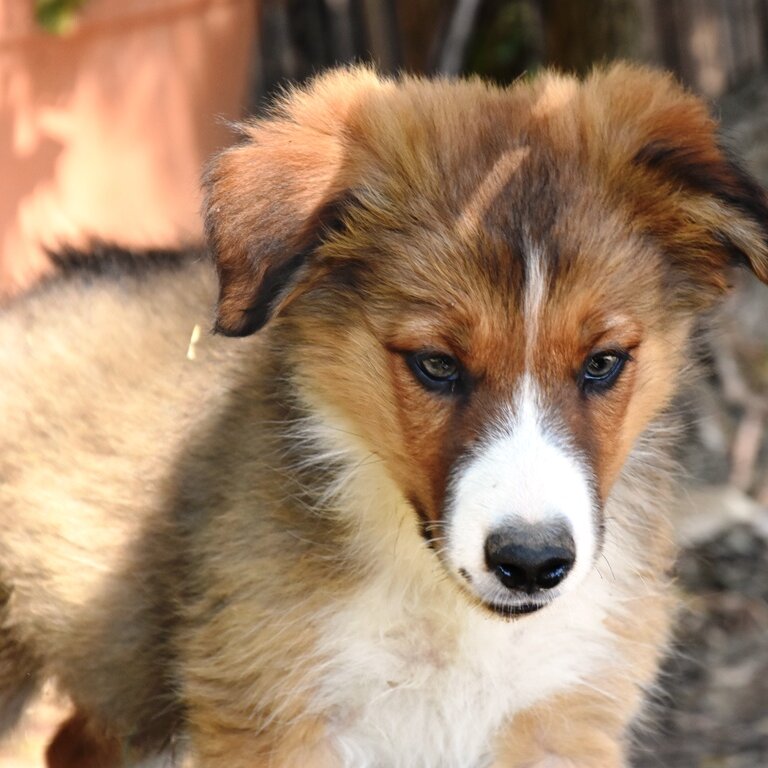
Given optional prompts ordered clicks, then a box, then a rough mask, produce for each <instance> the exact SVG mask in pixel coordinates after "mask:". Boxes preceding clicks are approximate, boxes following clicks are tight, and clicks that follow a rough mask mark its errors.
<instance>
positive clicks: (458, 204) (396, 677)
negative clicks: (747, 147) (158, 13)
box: [0, 65, 768, 768]
mask: <svg viewBox="0 0 768 768" xmlns="http://www.w3.org/2000/svg"><path fill="white" fill-rule="evenodd" d="M243 133H244V137H245V141H244V142H243V143H242V144H241V145H240V146H237V147H235V148H233V149H230V150H228V151H226V152H224V153H223V154H222V155H220V156H219V157H218V158H217V159H215V161H214V162H213V164H212V166H211V168H210V171H209V173H208V175H207V179H206V187H207V204H206V217H207V231H208V237H209V243H210V249H211V251H212V253H213V256H214V258H215V262H216V270H217V273H218V281H216V280H215V279H214V276H213V275H212V270H210V269H209V267H208V264H207V262H206V260H205V259H204V258H203V257H201V256H197V257H196V256H195V255H194V254H193V255H191V256H188V257H186V258H184V257H179V258H178V259H173V258H163V259H159V260H155V263H154V264H151V263H150V264H148V265H147V266H146V268H145V269H141V268H136V265H135V263H125V264H123V265H122V266H121V265H120V264H119V263H118V262H120V261H121V259H119V258H117V259H116V260H113V263H111V264H110V265H108V266H107V267H104V265H103V263H101V262H100V265H101V266H100V270H99V269H97V270H93V269H89V268H88V264H87V260H86V263H85V264H81V265H80V266H81V267H83V268H81V269H75V268H70V269H69V270H67V271H66V274H63V275H62V276H61V277H60V278H58V279H56V280H53V281H51V282H49V283H48V284H46V285H44V286H42V287H41V288H40V289H39V290H37V291H36V292H35V293H34V294H32V295H30V296H28V297H26V298H24V299H21V300H18V301H16V302H15V303H14V304H12V305H11V306H9V307H8V308H6V309H5V310H4V312H3V315H2V320H1V321H0V368H1V369H2V375H3V385H2V388H1V389H0V414H1V418H2V424H3V436H2V442H1V446H2V447H1V448H0V483H1V485H0V710H1V711H2V720H3V722H4V723H5V724H6V726H10V724H11V723H12V722H13V720H14V719H15V717H16V716H17V715H18V713H19V712H20V711H21V710H22V708H23V703H24V701H25V697H26V696H27V695H28V694H29V693H30V692H31V691H33V690H34V688H35V684H36V683H37V682H39V681H41V680H43V679H44V678H50V677H52V678H54V679H55V680H56V681H57V682H58V684H59V685H60V687H61V688H62V689H63V690H64V691H66V692H67V693H68V694H69V695H70V696H71V698H72V700H73V702H74V704H75V707H76V713H75V715H74V716H73V719H72V720H71V721H70V722H69V723H67V724H66V725H65V726H64V727H63V728H62V730H61V731H60V733H59V734H58V736H57V737H56V739H55V740H54V742H53V743H52V745H51V747H50V749H49V761H50V763H51V764H52V765H70V766H74V765H79V766H82V765H84V764H85V762H86V760H89V761H90V763H89V764H91V765H103V766H118V765H120V766H132V765H137V764H139V762H141V761H145V760H150V759H152V758H153V756H155V757H157V756H164V757H165V758H167V759H169V760H171V761H173V759H174V758H176V757H178V756H179V755H180V754H181V753H182V752H186V758H185V759H187V760H189V761H190V764H192V765H197V766H201V767H202V768H257V767H258V768H261V767H262V766H275V767H276V768H294V767H298V766H313V768H342V767H344V768H353V767H354V768H362V767H363V766H370V767H371V768H373V767H374V766H375V767H377V768H415V767H419V768H421V767H423V768H469V767H470V766H471V767H473V768H480V767H486V766H493V768H566V767H569V768H573V767H574V766H578V767H579V768H620V767H622V766H627V764H628V763H627V760H628V758H627V754H628V747H629V744H628V742H629V728H630V726H631V724H632V723H633V721H634V720H635V719H636V718H637V716H638V715H639V714H640V713H641V710H642V705H643V699H644V696H645V694H646V692H647V691H648V689H649V688H651V687H652V686H653V684H654V676H655V672H656V666H657V663H658V659H659V655H660V653H661V652H662V650H663V648H664V645H665V642H666V641H667V638H668V632H669V617H670V613H671V610H672V607H673V603H674V600H673V597H672V593H671V589H670V578H669V570H670V565H671V562H672V557H673V548H672V545H671V539H672V536H671V533H670V530H669V526H668V524H667V522H666V520H665V515H666V513H667V511H668V508H669V505H670V502H671V500H672V483H671V480H670V474H671V472H670V470H669V468H668V461H667V460H666V458H665V455H666V450H667V435H668V433H669V432H670V427H669V425H670V423H671V420H673V414H672V413H671V411H672V410H673V409H672V408H671V407H670V402H671V398H672V397H673V395H674V393H675V392H676V390H677V389H678V388H679V386H680V383H681V381H682V380H683V379H684V376H685V372H686V370H687V369H688V368H689V367H690V364H691V353H690V351H689V337H690V335H691V329H692V327H693V324H694V322H695V320H696V319H697V317H698V316H699V315H701V313H703V312H706V311H708V310H709V309H710V308H711V307H712V306H713V305H714V304H715V303H716V302H717V300H718V299H719V298H720V297H721V296H722V295H723V294H724V292H725V291H726V290H727V288H728V284H729V274H730V272H731V270H732V269H733V268H734V267H737V266H743V267H747V268H749V269H751V270H753V271H754V272H755V273H756V274H757V276H758V277H759V278H760V279H762V280H763V281H768V229H767V225H766V222H767V221H768V200H767V199H766V195H765V193H764V192H763V191H762V190H761V189H760V188H759V187H758V186H757V185H756V184H755V183H754V182H753V181H752V180H750V178H749V177H748V176H746V175H745V174H744V173H743V172H742V171H741V170H739V168H738V167H737V166H736V165H734V164H733V162H732V161H731V160H730V159H729V158H728V156H727V155H726V154H725V153H724V152H723V151H722V149H721V148H720V146H719V144H718V140H717V137H716V133H715V125H714V123H713V121H712V120H711V118H710V117H709V116H708V114H707V111H706V109H705V107H704V105H703V104H702V103H701V102H700V101H699V100H697V99H696V98H695V97H693V96H691V95H690V94H688V93H686V92H685V91H684V90H682V89H681V88H680V87H679V86H677V85H676V84H675V83H674V82H673V81H672V80H671V79H670V78H669V77H668V76H666V75H664V74H660V73H656V72H653V71H649V70H645V69H640V68H635V67H630V66H626V65H616V66H613V67H611V68H608V69H604V70H598V71H596V72H595V73H594V74H592V75H591V76H590V77H588V78H587V79H586V80H585V81H583V82H579V81H577V80H575V79H573V78H570V77H562V76H559V75H555V74H543V75H541V76H540V77H538V78H536V79H533V80H531V81H525V82H520V83H518V84H516V85H514V86H512V87H510V88H505V89H502V88H496V87H492V86H489V85H485V84H483V83H482V82H480V81H478V80H468V81H457V82H453V81H446V80H437V81H427V80H421V79H416V78H410V77H404V78H402V79H399V80H389V79H382V78H380V77H378V76H376V75H375V74H373V73H372V72H370V71H369V70H366V69H349V70H341V71H336V72H331V73H329V74H325V75H323V76H321V77H319V78H318V79H316V80H315V81H314V82H312V83H311V84H310V85H309V86H307V87H306V88H304V89H298V90H294V91H292V92H291V93H289V94H287V95H286V96H285V97H284V99H283V100H282V101H280V102H279V103H278V104H277V106H276V107H275V108H274V110H273V112H272V114H271V116H270V117H268V118H267V119H264V120H258V121H254V122H251V123H248V124H245V125H244V126H243ZM123 261H126V260H125V259H123ZM216 283H218V300H217V302H216V305H217V309H216V318H215V329H216V331H217V334H216V335H208V334H206V333H205V332H203V333H202V334H200V333H199V330H200V329H201V328H202V329H203V331H205V329H207V328H208V327H210V319H209V317H208V311H209V310H208V307H209V306H211V305H212V304H213V303H214V299H215V296H214V294H215V292H216V289H217V286H216ZM193 329H195V331H194V332H193ZM225 337H243V338H240V339H228V338H225ZM77 754H79V755H81V757H80V758H78V757H76V755H77ZM73 755H75V756H74V757H73ZM143 764H145V763H143Z"/></svg>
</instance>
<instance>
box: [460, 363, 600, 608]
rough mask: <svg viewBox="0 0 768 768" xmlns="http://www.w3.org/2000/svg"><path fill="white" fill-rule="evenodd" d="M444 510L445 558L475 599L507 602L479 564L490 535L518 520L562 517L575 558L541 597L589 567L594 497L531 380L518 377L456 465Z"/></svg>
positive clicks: (546, 521)
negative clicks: (507, 401) (509, 397)
mask: <svg viewBox="0 0 768 768" xmlns="http://www.w3.org/2000/svg"><path fill="white" fill-rule="evenodd" d="M452 489H453V494H452V503H451V506H450V509H448V510H447V516H446V524H447V535H446V556H447V558H448V561H449V564H450V566H451V567H452V569H453V570H454V571H455V572H456V573H459V572H460V571H462V570H463V571H465V572H466V573H467V574H468V575H469V577H470V579H471V584H472V587H473V588H474V589H475V590H476V592H477V593H478V596H479V597H481V598H482V599H484V600H485V601H488V602H496V603H498V602H508V601H509V600H510V595H509V594H508V593H507V590H506V589H505V588H504V587H503V586H502V585H501V584H500V583H499V581H498V580H497V578H496V577H495V575H494V574H493V573H491V572H490V571H489V570H488V567H487V566H486V562H485V542H486V539H487V538H488V536H489V535H490V534H491V533H494V532H497V531H500V530H504V529H506V530H514V528H515V527H516V526H520V525H526V526H530V525H536V526H538V525H541V526H542V527H543V528H547V527H551V526H552V525H553V524H554V523H557V522H561V523H562V522H565V523H566V524H567V525H568V527H569V528H570V532H571V535H572V536H573V540H574V544H575V548H576V562H575V564H574V567H573V569H572V571H571V573H570V574H569V575H568V577H567V578H566V579H565V580H564V581H563V582H562V584H561V585H559V586H558V587H556V588H555V589H552V590H550V591H549V593H548V597H555V596H557V595H560V594H562V593H563V592H565V591H568V590H570V589H571V588H572V587H573V586H575V585H576V584H577V583H578V582H579V581H581V579H582V578H583V577H584V576H585V575H586V574H587V573H588V572H589V570H590V569H591V568H592V565H593V561H594V558H595V554H596V551H597V540H598V531H597V527H596V523H595V514H594V510H595V507H596V500H595V496H594V492H593V489H592V484H591V483H590V475H589V471H588V469H587V467H586V465H585V463H584V461H583V460H582V459H581V458H580V456H579V455H578V453H577V452H576V451H575V450H574V449H573V448H572V447H571V446H570V445H569V444H568V440H567V437H566V436H565V435H560V434H558V433H557V431H556V430H555V429H554V427H553V426H552V425H549V424H547V422H546V416H545V413H544V412H543V410H542V407H541V403H540V402H539V396H538V393H537V391H536V388H535V386H534V383H533V381H532V380H531V378H530V377H529V376H527V375H526V376H524V377H523V380H522V383H521V386H520V389H519V391H518V393H517V396H516V397H515V399H514V401H513V404H512V406H511V407H510V408H509V410H508V412H507V413H506V414H505V415H504V416H502V417H501V419H500V420H499V421H498V423H496V424H495V425H493V426H492V427H491V428H490V430H489V434H488V437H487V439H486V440H485V441H484V443H483V444H482V446H481V447H480V449H479V450H477V451H476V452H475V453H474V455H473V457H472V458H471V459H470V460H469V461H468V462H467V463H466V464H465V465H464V466H462V467H461V468H460V469H459V471H458V474H457V475H456V477H455V478H454V481H453V484H452Z"/></svg>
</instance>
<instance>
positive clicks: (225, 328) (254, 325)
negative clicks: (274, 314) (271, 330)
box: [213, 306, 269, 338]
mask: <svg viewBox="0 0 768 768" xmlns="http://www.w3.org/2000/svg"><path fill="white" fill-rule="evenodd" d="M268 319H269V312H268V309H267V308H266V307H263V306H258V307H250V308H248V309H246V310H240V311H236V312H233V311H229V312H222V311H219V314H218V316H217V317H216V321H215V322H214V325H213V332H214V333H215V334H217V335H219V336H229V337H232V338H238V337H242V336H250V335H251V334H253V333H256V331H260V330H261V329H262V328H263V327H264V326H265V325H266V323H267V320H268Z"/></svg>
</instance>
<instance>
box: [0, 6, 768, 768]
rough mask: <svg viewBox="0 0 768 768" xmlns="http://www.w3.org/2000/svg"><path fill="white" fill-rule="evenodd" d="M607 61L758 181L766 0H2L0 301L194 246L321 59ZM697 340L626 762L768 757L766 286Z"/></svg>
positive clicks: (30, 748) (751, 287) (766, 170)
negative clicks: (661, 631) (666, 569)
mask: <svg viewBox="0 0 768 768" xmlns="http://www.w3.org/2000/svg"><path fill="white" fill-rule="evenodd" d="M614 58H625V59H632V60H635V61H641V62H645V63H649V64H653V65H656V66H661V67H665V68H667V69H671V70H672V71H673V72H675V73H676V74H677V76H678V77H679V78H680V79H681V80H682V81H683V82H684V83H685V84H687V85H688V86H689V87H690V88H691V89H692V90H694V91H696V92H698V93H699V94H700V95H702V96H703V97H704V98H706V99H707V100H708V101H709V102H710V104H711V106H712V109H713V111H714V113H715V114H716V115H717V116H719V117H720V118H721V119H722V123H723V132H724V135H725V137H726V142H727V143H728V144H729V145H730V146H731V147H732V148H733V149H734V150H735V151H736V153H737V154H738V155H740V156H741V157H742V158H743V159H744V161H745V164H746V165H747V167H748V168H749V170H750V171H751V172H752V173H753V174H754V175H756V176H757V177H758V178H759V179H760V180H761V181H762V182H763V183H764V184H766V183H768V0H262V2H259V1H258V0H0V304H1V303H2V302H3V301H7V300H9V299H10V297H12V296H13V295H16V294H19V293H22V292H23V291H24V290H26V289H28V288H29V287H30V286H33V285H34V284H35V282H36V281H38V280H40V279H42V278H43V276H44V275H45V274H46V272H48V271H50V269H51V265H50V262H49V258H48V255H47V254H48V252H49V251H52V250H54V251H55V250H56V249H57V248H58V247H60V246H61V245H62V244H68V245H75V246H79V247H83V248H88V247H89V245H91V244H93V243H94V242H99V241H107V242H116V243H118V244H119V245H122V246H127V247H130V248H135V249H146V248H178V247H185V246H188V245H193V244H195V243H196V242H198V241H199V240H200V238H201V227H200V220H199V209H200V204H201V199H200V191H199V177H200V171H201V167H202V166H203V164H204V162H205V159H206V158H207V157H208V156H209V155H210V154H211V153H212V152H214V151H216V150H217V149H219V148H221V147H223V146H226V144H227V143H229V142H230V141H232V140H233V135H232V131H231V130H230V128H229V126H228V123H229V122H230V121H232V120H236V119H238V118H239V117H242V116H245V115H248V114H253V113H258V112H259V111H260V110H262V109H263V108H264V106H265V105H266V104H268V103H269V100H270V97H271V96H272V95H273V94H274V93H275V92H276V91H277V90H279V89H280V88H281V87H282V86H284V85H285V84H286V83H289V82H293V81H302V80H304V79H306V78H307V77H310V76H311V75H312V74H313V73H316V72H318V71H320V70H322V69H323V68H326V67H330V66H333V65H335V64H340V63H345V62H350V61H371V62H373V63H375V64H376V66H377V67H378V68H379V69H380V70H382V71H384V72H388V73H395V72H398V71H401V70H406V71H410V72H418V73H425V74H436V73H442V74H448V75H459V74H469V73H479V74H481V75H483V76H485V77H488V78H490V79H493V80H495V81H497V82H500V83H508V82H511V81H513V80H514V79H515V78H517V77H519V76H521V75H523V74H526V73H534V72H535V71H536V70H537V69H540V68H542V67H547V66H555V67H559V68H561V69H565V70H568V71H575V72H578V73H583V72H585V71H587V70H588V69H589V68H590V67H591V66H593V64H595V63H596V62H602V61H607V60H611V59H614ZM702 350H703V357H704V362H705V365H704V369H703V375H702V377H701V380H700V381H699V383H698V384H697V386H696V387H695V388H694V389H693V391H691V392H689V393H687V394H686V396H685V398H684V399H683V400H682V401H681V403H680V412H681V413H682V414H683V417H684V421H685V424H684V429H685V437H686V439H685V440H684V441H683V444H682V448H681V456H680V458H681V476H682V479H683V481H684V483H685V486H686V488H687V493H686V496H685V501H684V503H683V504H682V506H681V507H680V508H679V509H674V510H670V514H672V515H673V516H674V518H675V520H676V523H677V531H678V537H679V539H680V543H681V545H682V555H681V558H680V562H679V565H678V580H679V584H680V587H681V590H682V592H683V595H684V602H685V610H684V611H683V613H682V615H681V621H680V629H679V633H678V642H677V650H678V653H675V654H672V655H671V656H670V660H669V662H668V663H667V665H666V669H665V676H664V692H663V693H660V694H659V696H658V697H657V701H656V702H655V704H654V707H653V708H652V711H651V712H650V717H649V721H650V722H651V723H652V724H654V725H653V728H652V729H651V730H650V731H647V732H645V733H641V734H640V735H639V737H638V750H637V758H636V765H637V766H640V767H641V768H652V766H663V767H664V768H699V767H700V768H721V767H722V768H762V767H763V766H767V765H768V430H767V429H766V426H767V421H768V288H765V287H764V286H760V285H758V284H757V282H756V281H755V280H753V279H750V278H749V277H748V276H747V275H746V274H745V275H742V276H740V279H739V284H738V285H737V289H736V291H735V292H734V294H733V296H732V298H731V299H730V301H729V302H728V304H727V306H726V307H725V311H724V312H723V315H722V318H721V319H720V320H719V328H718V333H717V334H713V335H711V336H706V337H705V339H704V341H703V343H702ZM119 673H120V672H118V671H116V674H119ZM65 709H66V703H65V702H61V701H59V700H58V699H57V698H56V696H55V693H53V692H48V693H47V694H46V696H44V697H43V699H42V700H41V701H40V702H39V703H38V704H37V705H36V707H35V709H34V710H33V711H32V712H31V713H30V716H29V717H28V718H27V720H26V721H25V723H24V724H23V726H22V728H21V729H20V731H19V733H18V734H17V735H16V736H15V737H14V739H13V740H12V741H9V742H6V743H5V744H0V768H31V767H32V766H41V765H42V758H41V755H42V746H41V745H42V743H43V742H44V740H45V739H46V738H47V734H48V733H49V732H50V729H51V727H53V724H55V722H56V721H57V719H58V718H60V717H61V716H62V712H63V711H65Z"/></svg>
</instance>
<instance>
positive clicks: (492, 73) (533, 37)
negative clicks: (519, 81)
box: [464, 0, 544, 83]
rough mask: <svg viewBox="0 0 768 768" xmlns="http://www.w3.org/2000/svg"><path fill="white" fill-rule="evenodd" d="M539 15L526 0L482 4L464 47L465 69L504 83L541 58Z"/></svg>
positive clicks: (527, 70)
mask: <svg viewBox="0 0 768 768" xmlns="http://www.w3.org/2000/svg"><path fill="white" fill-rule="evenodd" d="M543 56H544V52H543V39H542V34H541V18H540V16H539V13H538V11H537V8H536V6H535V4H533V3H532V2H528V1H526V0H493V1H490V0H489V1H487V2H485V3H483V4H482V5H481V8H480V13H479V15H478V19H477V24H476V27H475V32H474V35H473V37H472V40H471V42H470V45H469V49H468V50H467V55H466V59H465V63H464V71H465V72H477V73H479V74H482V75H483V76H484V77H488V78H492V79H493V80H496V81H497V82H501V83H507V82H511V81H512V80H514V79H515V78H516V77H518V76H519V75H520V74H521V73H523V72H532V71H535V70H536V69H537V68H538V67H540V66H541V64H542V61H543Z"/></svg>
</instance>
